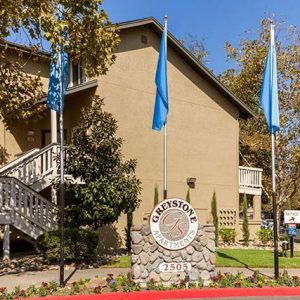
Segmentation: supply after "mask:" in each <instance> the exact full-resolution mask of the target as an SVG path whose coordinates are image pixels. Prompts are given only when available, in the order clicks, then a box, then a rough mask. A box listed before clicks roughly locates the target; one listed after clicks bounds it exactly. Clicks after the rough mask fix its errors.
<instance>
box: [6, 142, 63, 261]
mask: <svg viewBox="0 0 300 300" xmlns="http://www.w3.org/2000/svg"><path fill="white" fill-rule="evenodd" d="M58 151H59V146H58V145H57V144H50V145H48V146H46V147H45V148H43V149H33V150H31V151H29V152H26V153H25V154H24V155H22V156H20V157H18V158H17V159H16V160H14V161H12V162H10V163H9V164H8V165H6V166H4V167H3V168H1V169H0V225H4V241H3V258H4V259H5V258H6V259H8V258H9V232H10V226H13V227H15V228H16V229H18V230H20V231H21V232H23V233H25V234H26V235H27V236H29V237H30V238H32V239H37V237H38V236H39V235H41V234H42V233H43V232H44V231H46V230H55V229H57V227H58V222H57V212H58V209H57V207H56V205H55V204H53V203H52V202H51V201H49V200H47V199H46V198H44V197H43V196H41V195H40V194H39V193H38V192H40V191H42V190H43V189H45V188H46V187H48V186H50V185H51V184H52V181H53V179H54V178H55V177H56V176H57V170H56V163H57V162H56V157H58Z"/></svg>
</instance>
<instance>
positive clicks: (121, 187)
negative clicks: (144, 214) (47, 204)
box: [66, 96, 141, 228]
mask: <svg viewBox="0 0 300 300" xmlns="http://www.w3.org/2000/svg"><path fill="white" fill-rule="evenodd" d="M102 106H103V99H100V98H99V97H98V96H95V97H94V98H93V101H92V104H91V106H90V107H88V108H87V109H85V110H83V112H82V117H81V120H80V123H79V128H78V129H77V130H76V132H75V134H74V139H73V141H72V144H71V145H70V146H68V150H67V153H68V156H67V159H66V173H67V174H71V175H73V177H74V178H81V179H82V180H83V181H84V184H72V183H69V184H67V186H66V199H67V200H66V204H67V205H66V215H67V217H66V221H67V224H68V225H69V226H72V227H77V226H80V225H90V226H91V227H92V228H97V227H99V226H103V225H109V224H112V223H113V222H115V221H117V219H118V217H119V216H120V214H121V213H129V214H131V213H133V211H134V210H135V208H137V206H138V204H139V202H140V200H139V198H138V196H139V194H140V191H141V187H140V185H141V182H140V180H138V179H137V178H136V176H135V168H136V160H133V159H129V160H126V161H123V159H122V154H121V146H122V143H123V140H122V139H121V138H117V137H115V134H116V130H117V122H116V120H115V119H114V118H113V116H112V115H111V114H110V113H108V112H105V111H103V109H102Z"/></svg>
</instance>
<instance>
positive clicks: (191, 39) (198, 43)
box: [181, 34, 208, 65]
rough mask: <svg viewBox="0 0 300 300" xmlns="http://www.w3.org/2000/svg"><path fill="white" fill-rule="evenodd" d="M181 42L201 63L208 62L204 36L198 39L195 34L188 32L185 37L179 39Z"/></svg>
mask: <svg viewBox="0 0 300 300" xmlns="http://www.w3.org/2000/svg"><path fill="white" fill-rule="evenodd" d="M181 42H182V44H183V45H184V46H185V47H186V48H187V49H188V50H189V51H190V52H191V53H192V54H193V55H194V56H195V58H196V60H198V61H199V62H200V63H202V64H204V65H205V64H206V63H208V60H207V56H208V51H207V49H206V47H205V43H204V42H205V38H204V37H202V39H199V38H198V37H197V35H193V34H189V35H188V37H187V38H183V39H181Z"/></svg>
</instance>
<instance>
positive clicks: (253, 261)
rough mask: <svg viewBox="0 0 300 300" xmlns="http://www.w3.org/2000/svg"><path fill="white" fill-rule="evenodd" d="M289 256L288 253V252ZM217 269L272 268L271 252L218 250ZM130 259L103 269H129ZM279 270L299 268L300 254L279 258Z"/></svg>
mask: <svg viewBox="0 0 300 300" xmlns="http://www.w3.org/2000/svg"><path fill="white" fill-rule="evenodd" d="M288 255H289V252H288ZM216 258H217V261H216V266H217V267H249V268H273V262H274V256H273V251H269V250H252V249H251V250H248V249H218V250H217V252H216ZM130 264H131V257H130V256H120V257H118V258H116V259H114V260H112V261H110V262H109V263H107V264H106V265H104V266H102V267H103V268H130V266H131V265H130ZM279 266H280V268H300V252H294V258H289V257H279Z"/></svg>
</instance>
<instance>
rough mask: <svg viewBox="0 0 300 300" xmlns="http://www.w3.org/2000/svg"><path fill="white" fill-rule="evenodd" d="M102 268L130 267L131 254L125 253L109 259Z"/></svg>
mask: <svg viewBox="0 0 300 300" xmlns="http://www.w3.org/2000/svg"><path fill="white" fill-rule="evenodd" d="M101 267H102V268H131V256H129V255H125V256H120V257H118V258H115V259H113V260H111V261H109V262H108V263H107V264H105V265H103V266H101Z"/></svg>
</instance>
